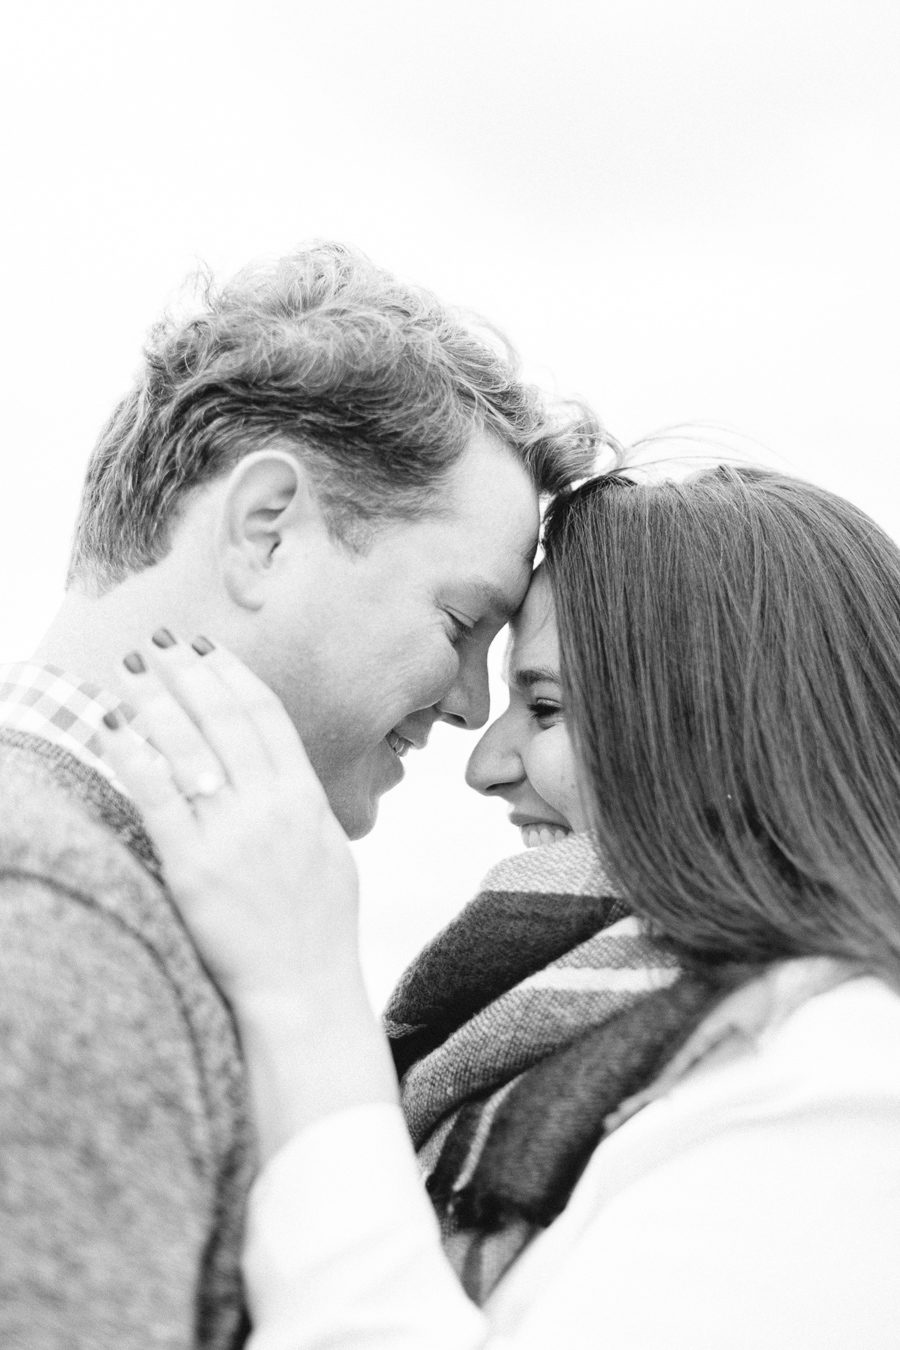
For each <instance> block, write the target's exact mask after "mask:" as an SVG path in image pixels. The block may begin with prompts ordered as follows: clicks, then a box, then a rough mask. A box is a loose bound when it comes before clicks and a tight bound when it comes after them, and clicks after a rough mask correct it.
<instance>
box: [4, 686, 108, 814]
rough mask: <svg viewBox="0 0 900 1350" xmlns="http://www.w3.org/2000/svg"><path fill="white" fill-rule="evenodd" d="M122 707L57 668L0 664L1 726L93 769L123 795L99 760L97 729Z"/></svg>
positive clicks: (95, 688)
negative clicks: (44, 742) (38, 738)
mask: <svg viewBox="0 0 900 1350" xmlns="http://www.w3.org/2000/svg"><path fill="white" fill-rule="evenodd" d="M121 706H122V705H121V701H120V700H119V699H118V698H116V697H115V695H114V694H110V693H109V692H108V691H107V690H105V689H102V688H101V687H100V685H97V684H90V683H89V682H88V681H86V680H80V679H78V677H77V676H72V675H67V674H66V672H65V671H63V670H60V669H59V668H58V667H57V666H44V665H37V664H35V663H33V662H30V661H18V662H14V663H12V664H8V665H2V664H0V726H4V727H12V728H13V729H14V730H16V731H27V732H31V734H32V735H35V736H42V737H43V738H44V740H47V741H52V742H53V743H54V744H55V745H58V746H61V747H62V748H63V749H64V750H68V751H69V752H70V753H71V754H73V755H76V756H77V757H78V759H80V760H81V761H82V762H83V763H85V764H87V765H89V766H90V768H92V769H96V770H97V771H98V772H99V773H102V774H103V775H104V776H105V777H106V778H108V779H109V780H110V782H112V783H113V785H114V786H115V787H116V788H118V790H119V791H120V792H123V791H124V788H123V787H122V784H121V783H120V782H119V780H118V779H117V778H116V776H115V774H114V773H113V772H112V770H111V769H110V767H109V765H108V764H107V763H106V762H105V761H104V760H103V758H102V756H101V754H100V742H99V739H98V737H97V727H98V725H99V723H100V719H101V718H102V716H103V714H104V713H105V712H111V711H112V710H113V709H114V708H121Z"/></svg>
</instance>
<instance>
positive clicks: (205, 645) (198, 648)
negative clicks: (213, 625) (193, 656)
mask: <svg viewBox="0 0 900 1350" xmlns="http://www.w3.org/2000/svg"><path fill="white" fill-rule="evenodd" d="M191 646H192V647H193V649H194V651H195V652H196V653H197V655H198V656H209V653H210V652H214V651H215V650H216V649H215V647H214V646H213V644H212V643H211V642H210V640H209V638H205V637H195V638H194V640H193V642H192V643H191Z"/></svg>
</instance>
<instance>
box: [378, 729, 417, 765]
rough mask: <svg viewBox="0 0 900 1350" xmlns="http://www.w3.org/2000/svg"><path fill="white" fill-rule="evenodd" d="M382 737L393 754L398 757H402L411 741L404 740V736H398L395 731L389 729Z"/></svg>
mask: <svg viewBox="0 0 900 1350" xmlns="http://www.w3.org/2000/svg"><path fill="white" fill-rule="evenodd" d="M384 739H385V740H386V741H387V743H388V745H389V746H390V747H391V749H392V750H393V752H394V754H395V755H397V756H398V757H399V758H400V759H402V758H403V756H404V755H405V754H406V752H407V750H408V749H409V747H410V746H411V745H412V741H407V740H404V738H403V737H402V736H399V735H398V734H397V732H396V731H389V732H388V734H387V735H386V736H385V738H384Z"/></svg>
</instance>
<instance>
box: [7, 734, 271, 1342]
mask: <svg viewBox="0 0 900 1350" xmlns="http://www.w3.org/2000/svg"><path fill="white" fill-rule="evenodd" d="M0 822H2V824H0V1344H2V1345H3V1347H4V1348H5V1350H24V1348H25V1347H27V1348H28V1350H63V1347H65V1350H87V1348H88V1347H90V1350H106V1347H109V1348H110V1350H112V1347H115V1350H162V1348H163V1347H164V1348H165V1350H182V1348H184V1350H187V1348H188V1347H190V1348H191V1350H193V1348H194V1347H198V1348H199V1347H202V1348H203V1350H233V1347H237V1346H239V1345H241V1344H242V1343H243V1341H244V1339H245V1338H246V1334H247V1325H246V1318H245V1315H244V1312H243V1297H242V1290H241V1283H240V1274H239V1256H240V1245H241V1236H242V1215H243V1211H244V1206H245V1200H246V1195H247V1191H248V1188H249V1185H250V1181H251V1179H252V1173H253V1168H254V1148H253V1138H252V1132H251V1127H250V1123H249V1110H248V1104H247V1099H246V1085H245V1081H244V1075H243V1070H242V1065H241V1060H240V1055H239V1048H238V1042H237V1037H236V1032H235V1028H234V1025H233V1022H232V1019H231V1016H230V1013H229V1011H228V1008H227V1006H226V1004H225V1003H224V1001H223V999H222V998H221V995H220V994H219V992H218V991H217V989H216V987H215V986H214V984H213V983H212V981H211V980H210V978H209V976H208V974H207V973H206V971H205V970H204V968H203V966H202V965H201V963H200V960H199V957H198V955H197V953H196V951H195V949H194V947H193V945H192V943H191V941H190V939H189V938H188V936H187V933H186V932H185V930H184V928H183V926H182V924H181V921H180V919H179V918H178V916H177V913H176V911H175V909H174V908H173V906H172V904H171V901H170V900H169V898H168V895H167V893H166V891H165V889H164V887H163V885H162V882H161V878H160V871H159V864H158V861H157V860H156V858H155V855H154V853H153V849H152V846H151V844H150V842H149V839H148V838H147V836H146V834H145V833H144V830H143V828H142V825H141V822H140V819H139V817H138V816H137V813H136V812H135V810H134V808H133V807H132V805H131V803H130V802H129V801H128V800H127V799H126V798H124V797H123V796H121V795H120V794H119V793H118V792H117V791H116V790H115V788H113V787H112V786H111V784H110V783H109V782H108V781H107V780H106V779H105V778H103V777H102V776H101V775H100V774H98V773H96V772H94V771H93V770H92V769H90V768H89V767H87V766H86V765H85V764H83V763H82V762H81V761H79V760H78V759H76V758H75V757H74V756H72V755H70V754H69V753H68V752H66V751H65V750H62V749H60V748H59V747H56V746H54V745H51V744H50V743H49V742H47V741H45V740H43V739H41V738H39V737H36V736H31V735H28V734H25V733H22V732H16V731H10V730H0Z"/></svg>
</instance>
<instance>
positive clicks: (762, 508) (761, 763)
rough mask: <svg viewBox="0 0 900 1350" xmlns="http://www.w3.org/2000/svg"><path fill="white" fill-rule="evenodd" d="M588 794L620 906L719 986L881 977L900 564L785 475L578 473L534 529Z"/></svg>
mask: <svg viewBox="0 0 900 1350" xmlns="http://www.w3.org/2000/svg"><path fill="white" fill-rule="evenodd" d="M545 550H546V559H547V567H548V573H549V577H550V580H551V584H552V588H553V594H554V597H555V603H556V608H557V616H558V622H559V630H560V649H561V663H562V671H563V678H564V683H565V686H566V689H567V706H568V707H569V709H570V712H571V725H572V729H573V735H574V744H575V747H576V753H577V755H578V758H579V762H580V764H581V765H582V767H583V771H584V779H585V784H586V801H587V804H588V806H589V808H590V810H591V812H592V816H593V821H594V824H595V826H596V828H597V830H598V832H599V835H600V838H601V841H602V844H603V847H604V849H605V850H606V852H607V857H608V860H609V864H610V868H611V871H612V873H613V874H614V875H615V876H616V878H617V880H618V881H619V883H620V884H621V885H622V886H623V887H624V890H625V893H626V894H628V895H629V896H630V897H631V900H632V903H633V904H634V908H635V910H636V911H637V912H638V913H639V914H641V915H642V916H643V917H644V918H645V919H647V920H649V921H650V922H651V924H652V925H653V926H654V927H655V928H656V929H657V930H658V931H659V932H661V933H662V934H663V935H664V936H665V937H666V938H667V939H668V940H669V942H670V943H671V944H672V945H673V946H674V947H675V949H676V950H677V951H678V953H679V954H680V955H681V957H682V958H683V959H684V960H685V961H686V962H688V963H689V964H692V965H694V966H695V967H696V966H699V967H702V968H703V969H704V970H706V971H707V972H708V973H712V974H714V975H715V973H716V972H717V971H718V974H719V976H721V977H722V978H726V977H727V976H728V975H729V972H731V973H734V972H735V970H739V968H740V967H742V966H743V967H753V966H756V967H758V966H759V965H760V964H764V963H766V962H768V961H771V960H774V959H778V958H786V957H792V956H801V955H827V956H838V957H844V958H849V959H851V960H854V961H859V962H860V963H862V964H864V965H866V966H868V967H870V968H871V967H873V966H874V967H877V968H879V969H880V970H881V971H882V972H884V973H886V974H888V975H890V976H892V977H893V978H894V979H895V980H896V979H897V978H898V976H900V550H898V548H897V547H896V545H895V544H894V543H893V541H892V540H891V539H890V538H888V536H887V535H886V534H885V533H884V532H883V531H882V530H881V529H879V528H878V526H877V525H875V523H874V522H873V521H872V520H870V519H869V518H868V517H867V516H866V515H865V514H864V513H863V512H862V511H860V510H858V509H857V508H856V507H854V506H852V505H851V504H850V503H849V502H846V501H844V500H842V499H841V498H839V497H836V496H834V495H833V494H831V493H830V492H826V491H824V490H823V489H821V488H818V487H814V486H812V485H811V484H809V483H804V482H800V481H798V480H796V479H792V478H790V477H787V476H785V475H783V474H780V473H776V472H771V471H769V470H762V469H747V468H745V469H735V468H721V467H720V468H717V469H715V470H711V471H710V470H708V471H706V472H704V473H701V474H700V475H699V476H697V477H695V478H693V479H690V480H687V481H684V482H649V483H648V482H632V481H629V480H628V479H627V478H626V477H624V476H622V474H621V472H618V473H614V474H612V475H610V476H606V477H602V478H598V479H595V480H593V481H591V482H589V483H587V484H585V485H583V486H581V487H580V488H578V489H576V490H575V491H574V492H573V493H571V494H563V496H562V497H561V498H559V499H557V501H556V502H554V503H553V504H552V506H551V509H550V512H549V514H548V519H547V522H546V529H545Z"/></svg>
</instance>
